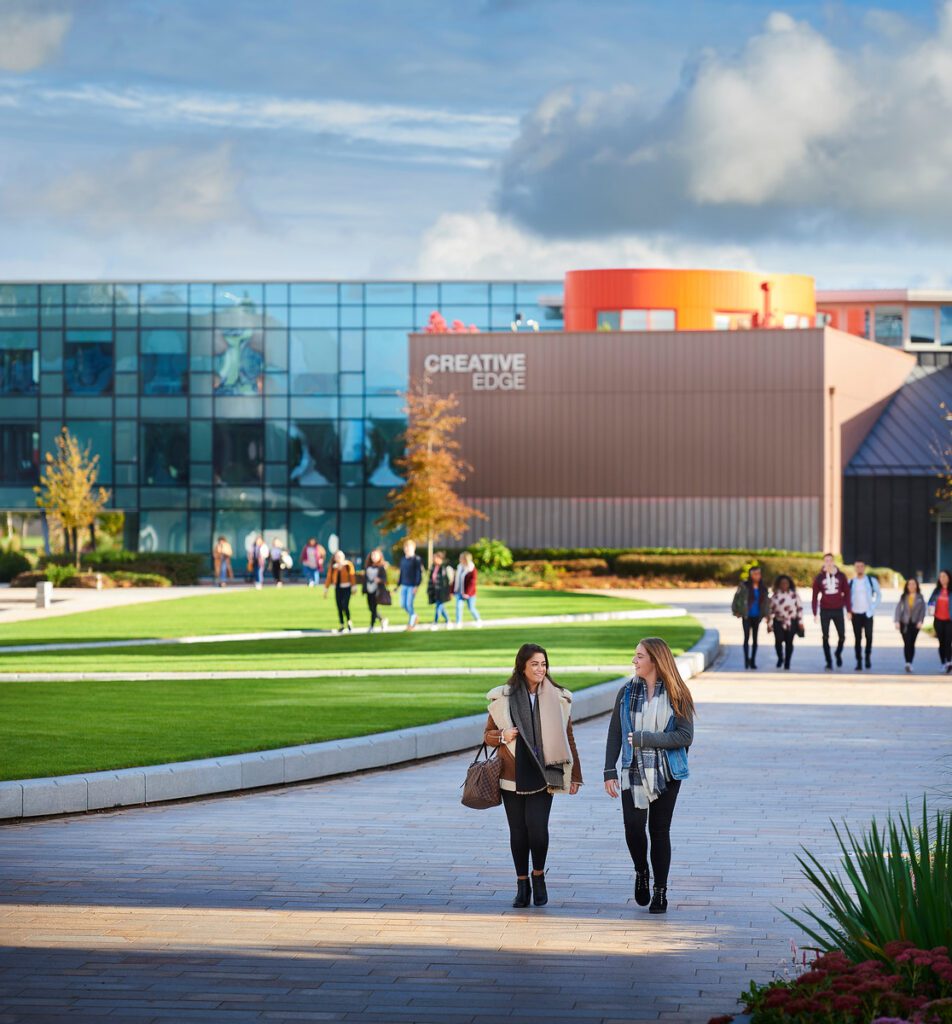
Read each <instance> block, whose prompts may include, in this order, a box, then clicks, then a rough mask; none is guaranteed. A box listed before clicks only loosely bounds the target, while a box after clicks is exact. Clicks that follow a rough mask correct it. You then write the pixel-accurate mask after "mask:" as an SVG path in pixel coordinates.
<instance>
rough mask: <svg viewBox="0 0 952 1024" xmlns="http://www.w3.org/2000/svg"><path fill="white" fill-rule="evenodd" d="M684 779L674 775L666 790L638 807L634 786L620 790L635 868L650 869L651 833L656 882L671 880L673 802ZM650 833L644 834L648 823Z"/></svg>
mask: <svg viewBox="0 0 952 1024" xmlns="http://www.w3.org/2000/svg"><path fill="white" fill-rule="evenodd" d="M680 788H681V782H680V780H678V779H672V780H671V781H670V782H669V783H668V785H667V788H666V789H665V791H664V792H663V793H662V794H661V796H659V797H658V799H657V800H652V801H651V803H650V804H649V805H648V807H646V808H645V809H644V810H642V809H641V808H640V807H635V801H634V800H633V799H632V796H631V790H630V789H623V790H622V794H621V812H622V817H623V818H624V820H625V842H626V843H627V844H628V852H629V853H630V854H631V860H632V863H633V864H634V865H635V871H647V870H648V836H650V837H651V874H652V875H653V876H654V884H655V885H658V886H666V885H667V884H668V869H669V868H670V867H671V818H672V816H673V815H674V805H675V803H676V802H677V799H678V790H679V789H680ZM646 824H647V826H648V835H645V825H646Z"/></svg>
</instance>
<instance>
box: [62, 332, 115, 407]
mask: <svg viewBox="0 0 952 1024" xmlns="http://www.w3.org/2000/svg"><path fill="white" fill-rule="evenodd" d="M69 339H70V336H69V335H67V341H66V344H65V346H64V348H63V374H64V377H65V381H66V393H67V394H69V395H108V394H109V393H110V392H111V391H112V375H113V362H112V345H111V343H110V342H107V341H72V340H69Z"/></svg>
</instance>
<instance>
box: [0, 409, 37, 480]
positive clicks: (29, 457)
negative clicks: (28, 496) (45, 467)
mask: <svg viewBox="0 0 952 1024" xmlns="http://www.w3.org/2000/svg"><path fill="white" fill-rule="evenodd" d="M39 465H40V435H39V434H38V433H37V432H36V431H35V430H34V429H33V428H32V427H31V426H29V425H24V424H22V423H0V483H3V484H35V483H36V482H37V480H38V479H39Z"/></svg>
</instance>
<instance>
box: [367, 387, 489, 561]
mask: <svg viewBox="0 0 952 1024" xmlns="http://www.w3.org/2000/svg"><path fill="white" fill-rule="evenodd" d="M458 409H459V401H458V399H457V398H456V396H455V395H437V394H434V393H433V392H432V391H430V390H429V379H428V378H426V377H424V378H423V380H422V381H418V382H416V383H415V384H412V385H411V387H410V389H409V391H408V392H407V394H406V406H405V408H404V411H405V412H406V414H407V429H406V432H405V433H404V435H403V437H404V448H405V451H404V454H403V456H401V458H399V459H397V460H396V465H397V468H398V469H399V470H400V471H401V473H402V474H403V476H404V478H405V479H406V483H405V484H404V485H403V486H402V487H399V488H395V489H394V490H392V491H390V493H389V494H388V495H387V500H388V502H389V503H390V508H389V509H388V510H387V511H386V512H385V513H384V514H383V515H382V516H381V517H380V518H379V519H378V520H377V525H378V526H379V527H380V528H381V529H383V530H386V531H388V532H392V533H400V532H402V533H403V535H404V536H406V537H412V538H413V539H414V540H422V539H423V538H424V537H425V538H426V548H427V564H428V565H432V564H433V542H434V540H435V539H436V538H438V537H452V538H453V539H454V540H455V539H457V538H459V537H461V536H462V535H463V534H464V533H465V532H466V530H467V528H468V526H469V523H470V520H471V519H474V518H475V519H485V518H486V517H485V516H484V515H483V513H482V512H480V511H479V510H478V509H475V508H473V507H472V506H470V505H467V504H466V503H465V502H464V501H463V500H462V498H460V496H459V495H458V494H457V493H456V489H455V488H456V485H457V484H459V483H460V481H462V480H464V479H465V477H466V474H467V472H469V470H471V469H472V466H470V465H469V464H468V463H466V462H464V461H463V460H462V459H461V458H460V456H459V450H460V445H459V442H458V441H457V440H456V439H455V438H454V436H453V435H454V434H455V433H456V430H457V429H458V428H459V427H461V426H462V425H463V424H464V423H465V422H466V419H465V417H463V416H460V415H459V412H458Z"/></svg>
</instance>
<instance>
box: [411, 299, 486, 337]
mask: <svg viewBox="0 0 952 1024" xmlns="http://www.w3.org/2000/svg"><path fill="white" fill-rule="evenodd" d="M440 312H441V313H442V314H443V317H444V319H445V320H446V322H447V323H448V324H450V325H452V324H453V323H454V322H455V321H457V320H458V321H459V322H460V323H461V324H462V325H463V326H464V327H465V328H466V329H467V330H468V329H469V328H470V327H475V328H476V330H477V331H488V330H489V307H488V306H453V305H450V304H449V303H446V302H444V303H443V305H442V307H441V308H440ZM427 319H429V314H428V315H427V318H426V319H424V320H422V321H421V322H420V323H417V324H414V327H415V329H416V330H418V331H420V330H423V328H424V327H425V326H426V320H427Z"/></svg>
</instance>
